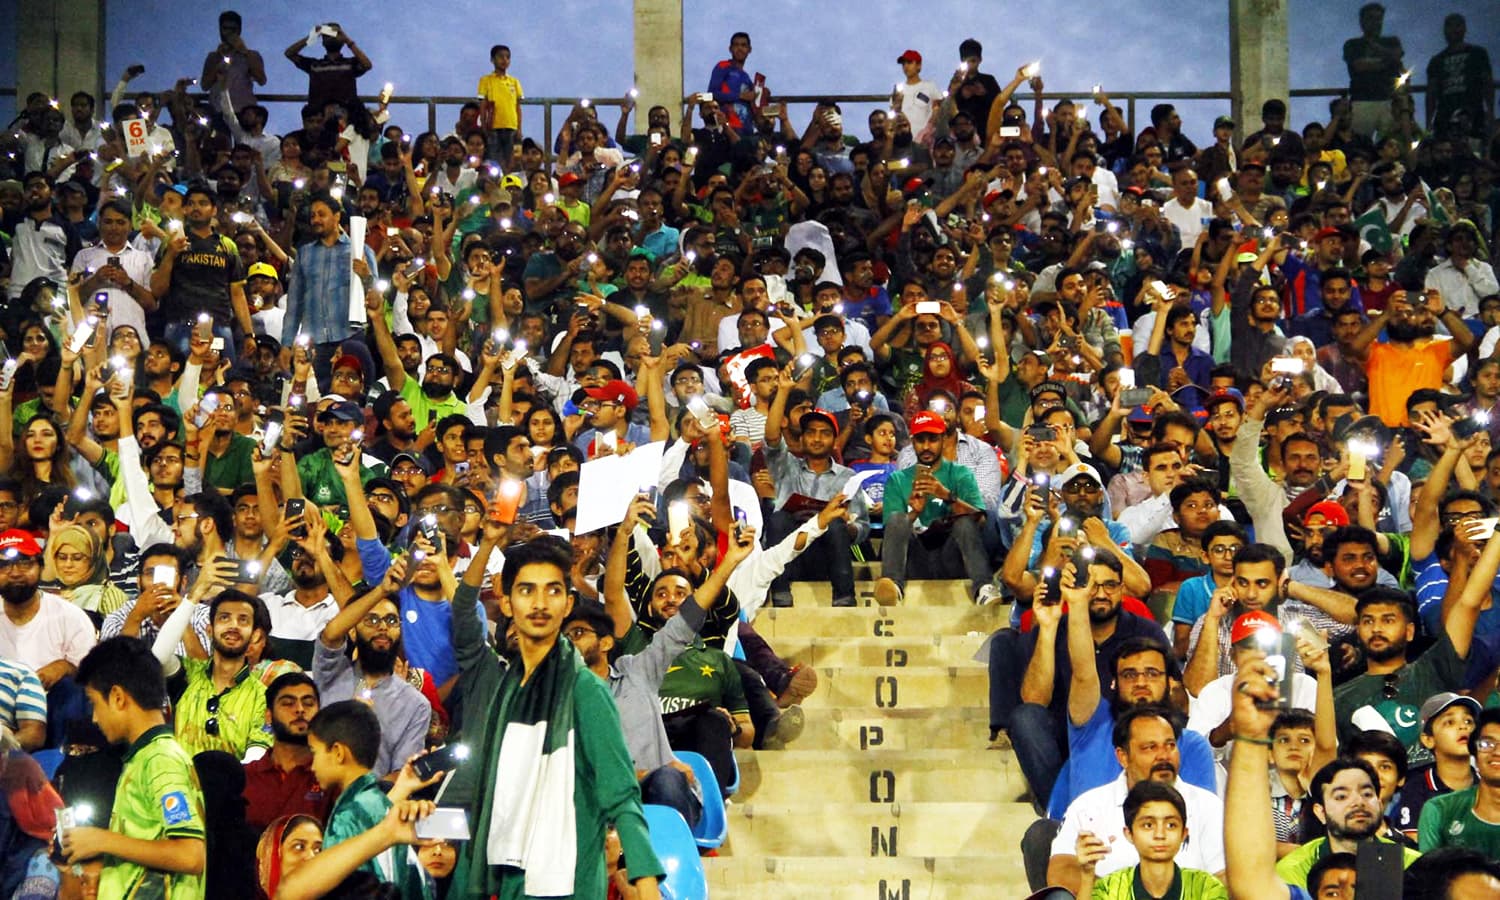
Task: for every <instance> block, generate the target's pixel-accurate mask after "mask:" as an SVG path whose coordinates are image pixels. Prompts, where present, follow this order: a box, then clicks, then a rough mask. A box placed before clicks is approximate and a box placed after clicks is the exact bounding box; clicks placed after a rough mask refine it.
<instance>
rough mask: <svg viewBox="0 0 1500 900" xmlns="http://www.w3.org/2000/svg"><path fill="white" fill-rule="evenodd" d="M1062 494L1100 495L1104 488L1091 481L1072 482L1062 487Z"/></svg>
mask: <svg viewBox="0 0 1500 900" xmlns="http://www.w3.org/2000/svg"><path fill="white" fill-rule="evenodd" d="M1062 492H1063V493H1064V494H1102V493H1104V488H1102V487H1100V486H1099V485H1097V484H1095V483H1094V482H1092V481H1074V482H1072V483H1070V484H1065V485H1063V489H1062Z"/></svg>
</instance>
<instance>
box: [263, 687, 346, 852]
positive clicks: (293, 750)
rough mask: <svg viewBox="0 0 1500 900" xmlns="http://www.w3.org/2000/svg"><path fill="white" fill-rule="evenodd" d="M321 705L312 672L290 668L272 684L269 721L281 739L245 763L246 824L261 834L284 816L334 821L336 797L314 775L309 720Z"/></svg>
mask: <svg viewBox="0 0 1500 900" xmlns="http://www.w3.org/2000/svg"><path fill="white" fill-rule="evenodd" d="M320 705H321V701H320V699H319V697H318V686H317V684H316V683H315V682H314V681H313V680H312V678H311V676H309V675H308V674H307V673H306V672H288V673H286V674H285V675H280V676H278V677H277V678H276V680H275V681H273V682H271V683H270V684H269V685H268V686H267V687H266V722H267V724H269V725H270V726H271V736H272V737H273V738H275V743H273V744H271V749H270V750H269V751H268V752H267V753H266V755H265V756H262V757H261V758H260V759H257V760H255V761H254V762H249V763H246V764H245V791H244V794H245V823H246V824H247V825H249V826H250V827H251V828H253V829H254V830H255V831H256V832H257V833H259V832H262V831H265V830H266V829H267V828H269V827H270V825H271V823H272V822H274V821H276V820H277V819H279V818H281V817H282V816H294V815H304V816H312V817H314V818H316V819H317V820H318V821H319V822H326V821H327V820H328V809H329V807H330V806H331V805H332V801H333V798H332V797H330V796H329V795H328V794H326V793H324V791H323V788H322V786H321V785H319V784H318V779H317V778H315V777H314V776H313V770H312V751H311V750H309V749H308V747H307V724H308V723H309V722H311V721H312V719H313V716H316V715H317V714H318V709H319V707H320Z"/></svg>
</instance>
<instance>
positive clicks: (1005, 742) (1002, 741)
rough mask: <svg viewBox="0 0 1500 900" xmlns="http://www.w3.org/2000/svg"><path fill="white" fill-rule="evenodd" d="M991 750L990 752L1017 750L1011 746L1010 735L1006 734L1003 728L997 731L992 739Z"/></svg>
mask: <svg viewBox="0 0 1500 900" xmlns="http://www.w3.org/2000/svg"><path fill="white" fill-rule="evenodd" d="M989 749H990V750H1013V749H1015V748H1014V747H1012V746H1011V743H1010V735H1009V734H1007V733H1006V732H1005V729H1003V728H1002V729H1000V730H998V731H996V732H995V734H994V736H993V737H991V738H990V745H989Z"/></svg>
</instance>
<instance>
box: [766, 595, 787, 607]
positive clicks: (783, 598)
mask: <svg viewBox="0 0 1500 900" xmlns="http://www.w3.org/2000/svg"><path fill="white" fill-rule="evenodd" d="M771 605H772V606H774V607H776V608H777V609H786V608H787V607H789V606H791V605H792V595H791V594H772V595H771Z"/></svg>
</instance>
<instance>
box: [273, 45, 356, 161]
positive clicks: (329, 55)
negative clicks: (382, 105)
mask: <svg viewBox="0 0 1500 900" xmlns="http://www.w3.org/2000/svg"><path fill="white" fill-rule="evenodd" d="M317 42H321V43H322V45H323V55H322V56H321V57H311V56H303V55H302V50H303V49H304V48H307V49H311V48H312V46H313V44H314V43H317ZM346 46H347V47H348V48H349V53H350V54H351V55H349V56H345V55H344V54H343V52H342V51H343V48H344V47H346ZM286 58H287V59H289V60H291V61H292V65H294V66H296V67H297V68H299V69H301V70H302V71H304V72H306V73H307V104H308V106H311V107H312V108H313V109H314V110H316V111H318V112H319V113H322V111H323V110H324V108H325V107H326V106H327V105H328V104H330V103H336V104H338V105H340V106H342V107H343V108H344V109H346V110H347V109H351V108H353V107H354V106H357V105H358V104H359V86H358V84H357V82H358V81H359V76H361V75H363V74H365V73H366V72H368V71H370V69H372V68H374V64H373V63H371V62H370V58H369V57H368V56H365V52H364V51H363V50H361V49H359V45H358V44H356V43H354V39H353V38H351V37H350V36H349V35H348V34H346V33H345V32H344V29H343V27H342V26H341V25H339V24H338V23H337V22H327V23H324V24H322V25H317V26H314V27H313V30H312V31H311V32H310V33H309V34H308V35H307V37H305V38H301V39H299V40H296V41H293V42H292V45H291V46H290V47H287V48H286ZM360 162H361V163H363V162H364V160H360ZM361 168H363V166H361Z"/></svg>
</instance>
